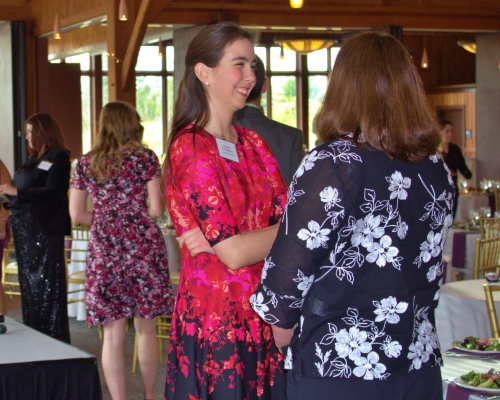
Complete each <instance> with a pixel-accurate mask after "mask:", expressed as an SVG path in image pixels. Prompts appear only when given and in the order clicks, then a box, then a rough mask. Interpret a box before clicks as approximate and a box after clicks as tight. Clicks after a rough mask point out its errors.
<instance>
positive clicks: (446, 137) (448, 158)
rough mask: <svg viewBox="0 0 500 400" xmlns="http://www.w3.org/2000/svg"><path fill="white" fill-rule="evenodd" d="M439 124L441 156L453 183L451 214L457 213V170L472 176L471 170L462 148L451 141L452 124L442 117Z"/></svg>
mask: <svg viewBox="0 0 500 400" xmlns="http://www.w3.org/2000/svg"><path fill="white" fill-rule="evenodd" d="M439 126H440V127H441V136H442V137H443V143H442V144H441V157H443V160H444V162H445V163H446V166H447V167H448V168H449V170H450V172H451V177H452V178H453V183H454V184H455V203H454V205H453V215H454V216H455V215H456V213H457V204H458V183H457V181H458V173H457V172H458V171H460V173H461V174H462V175H463V176H464V177H465V178H466V179H470V178H472V172H470V170H469V168H467V165H466V164H465V158H464V156H463V154H462V150H460V147H458V146H457V145H456V144H453V143H451V140H452V138H453V124H452V123H451V122H450V121H448V120H446V119H442V120H440V121H439Z"/></svg>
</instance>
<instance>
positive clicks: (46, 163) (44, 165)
mask: <svg viewBox="0 0 500 400" xmlns="http://www.w3.org/2000/svg"><path fill="white" fill-rule="evenodd" d="M50 167H52V163H51V162H49V161H42V162H41V163H40V164H38V168H40V169H43V170H44V171H48V170H49V169H50Z"/></svg>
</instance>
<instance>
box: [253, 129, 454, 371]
mask: <svg viewBox="0 0 500 400" xmlns="http://www.w3.org/2000/svg"><path fill="white" fill-rule="evenodd" d="M288 195H289V198H288V203H287V209H286V211H285V214H284V218H283V220H282V223H281V226H280V230H279V233H278V237H277V239H276V241H275V243H274V244H273V247H272V249H271V253H270V254H269V257H268V258H267V259H266V262H265V266H264V270H263V273H262V281H261V284H260V286H259V288H258V289H257V291H256V292H255V294H254V295H253V296H252V298H251V303H252V306H253V308H254V309H255V310H256V311H257V312H258V313H259V315H260V316H261V317H262V318H263V319H264V320H265V321H267V322H269V323H271V324H275V325H276V326H279V327H282V328H292V327H294V326H295V325H298V326H297V328H296V330H295V333H294V336H293V339H292V342H291V344H290V346H289V347H288V348H286V350H285V353H284V354H285V355H286V361H285V367H286V368H288V369H291V370H293V371H294V372H296V373H299V374H301V376H304V377H308V378H320V377H330V378H349V379H351V378H352V379H357V380H358V381H361V380H370V381H371V380H385V379H389V378H393V377H397V376H402V375H405V374H407V373H409V372H411V371H413V370H419V369H422V368H427V367H433V366H439V365H441V364H442V360H441V353H440V348H439V341H438V337H437V334H436V329H435V321H434V309H435V308H436V306H437V303H438V298H439V284H440V281H441V277H442V274H443V263H442V249H443V246H444V242H445V239H446V233H447V232H448V229H449V228H450V226H451V223H452V211H451V210H452V209H453V201H454V187H453V181H452V179H451V176H450V174H449V171H448V170H447V168H446V166H445V165H444V163H443V161H442V160H441V158H440V157H439V156H438V155H437V154H436V155H434V156H432V157H430V158H429V159H424V160H422V161H420V162H418V163H413V164H405V163H403V162H401V161H399V160H390V159H389V158H388V157H387V155H385V154H384V153H382V152H380V151H375V150H373V149H365V150H362V149H358V148H356V147H355V146H354V144H353V143H352V142H350V141H345V140H340V139H337V140H334V141H331V142H329V143H326V144H324V145H322V146H320V147H318V148H316V149H314V150H313V151H311V152H310V153H309V154H308V155H307V156H306V157H305V159H304V160H303V162H302V164H301V166H300V167H299V169H298V170H297V173H296V175H295V177H294V179H293V181H292V183H291V185H290V188H289V193H288Z"/></svg>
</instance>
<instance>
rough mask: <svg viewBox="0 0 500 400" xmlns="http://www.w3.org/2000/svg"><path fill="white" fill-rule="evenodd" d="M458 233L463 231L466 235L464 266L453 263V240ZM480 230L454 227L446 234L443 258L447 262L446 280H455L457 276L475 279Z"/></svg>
mask: <svg viewBox="0 0 500 400" xmlns="http://www.w3.org/2000/svg"><path fill="white" fill-rule="evenodd" d="M456 233H463V234H465V235H466V237H465V246H464V249H463V251H464V265H463V268H456V267H455V266H454V265H453V263H452V254H453V240H454V237H455V234H456ZM480 238H481V235H480V234H479V231H466V230H464V229H458V228H452V229H450V230H449V231H448V234H447V236H446V243H445V245H444V248H443V259H444V260H445V261H446V262H447V264H448V268H447V271H446V272H447V274H446V280H445V282H453V281H455V280H456V276H457V275H460V278H461V279H464V280H466V279H474V257H475V254H476V241H477V239H480Z"/></svg>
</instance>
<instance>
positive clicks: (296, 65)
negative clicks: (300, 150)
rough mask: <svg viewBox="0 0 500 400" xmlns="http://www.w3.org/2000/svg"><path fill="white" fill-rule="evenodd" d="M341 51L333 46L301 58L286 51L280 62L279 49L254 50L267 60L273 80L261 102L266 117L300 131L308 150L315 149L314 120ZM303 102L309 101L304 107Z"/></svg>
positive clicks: (259, 48) (274, 47)
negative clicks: (329, 75)
mask: <svg viewBox="0 0 500 400" xmlns="http://www.w3.org/2000/svg"><path fill="white" fill-rule="evenodd" d="M338 51H339V49H338V48H335V47H332V48H330V49H323V50H318V51H315V52H313V53H309V54H307V55H305V56H301V55H299V54H298V53H296V52H294V51H291V50H287V49H284V59H281V57H280V56H281V48H280V47H277V46H262V47H257V48H256V49H255V54H257V55H258V56H259V57H260V58H261V59H262V60H263V61H264V65H265V66H266V71H267V72H266V75H267V76H268V78H269V81H270V87H269V91H268V93H267V95H264V96H263V98H262V103H261V105H262V107H263V108H264V110H266V115H267V116H268V117H270V118H272V119H274V120H276V121H279V122H282V123H284V124H287V125H290V126H293V127H296V128H299V129H301V130H302V131H303V133H304V137H305V138H306V140H305V142H304V143H305V145H306V147H307V148H308V149H312V148H314V147H316V142H317V136H316V134H315V133H314V126H313V120H314V116H315V115H316V113H317V111H318V109H319V107H320V105H321V102H322V100H323V97H324V95H325V92H326V87H327V82H328V74H329V73H330V71H331V69H332V67H333V65H334V63H335V59H336V57H337V54H338ZM301 99H304V101H305V102H306V104H304V107H303V101H302V100H301ZM306 105H307V107H305V106H306Z"/></svg>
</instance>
